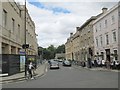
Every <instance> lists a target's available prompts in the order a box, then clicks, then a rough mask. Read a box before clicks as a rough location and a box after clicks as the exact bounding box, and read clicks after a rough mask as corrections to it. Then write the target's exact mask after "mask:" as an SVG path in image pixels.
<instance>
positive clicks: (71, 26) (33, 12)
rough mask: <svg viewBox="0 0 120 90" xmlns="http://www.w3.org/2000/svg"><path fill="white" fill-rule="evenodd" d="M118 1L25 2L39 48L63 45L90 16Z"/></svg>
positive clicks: (68, 0) (35, 0)
mask: <svg viewBox="0 0 120 90" xmlns="http://www.w3.org/2000/svg"><path fill="white" fill-rule="evenodd" d="M118 1H119V0H27V8H28V11H29V13H30V16H31V18H32V20H33V21H34V22H35V26H36V28H35V30H36V34H37V35H38V36H37V40H38V44H39V46H42V47H44V48H46V47H48V46H49V45H54V46H56V47H57V46H59V45H61V44H65V42H66V41H67V38H69V36H70V33H71V32H73V33H75V32H76V27H80V26H81V25H82V24H83V23H85V21H86V20H87V19H89V18H90V17H91V16H95V15H98V14H100V13H101V12H102V10H101V9H102V8H103V7H106V8H108V9H110V8H111V7H113V6H114V5H116V4H117V2H118Z"/></svg>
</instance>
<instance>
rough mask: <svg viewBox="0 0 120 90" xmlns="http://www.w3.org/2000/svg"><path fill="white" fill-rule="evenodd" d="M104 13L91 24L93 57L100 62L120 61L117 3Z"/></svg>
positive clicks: (119, 14) (119, 18)
mask: <svg viewBox="0 0 120 90" xmlns="http://www.w3.org/2000/svg"><path fill="white" fill-rule="evenodd" d="M104 12H105V13H104V14H103V15H102V16H100V17H99V18H98V19H96V20H95V21H94V23H93V27H94V46H95V50H94V51H95V55H96V57H97V58H98V59H102V60H103V59H104V60H109V61H112V60H120V11H119V3H118V4H117V5H115V6H114V7H112V8H111V9H109V10H107V8H104Z"/></svg>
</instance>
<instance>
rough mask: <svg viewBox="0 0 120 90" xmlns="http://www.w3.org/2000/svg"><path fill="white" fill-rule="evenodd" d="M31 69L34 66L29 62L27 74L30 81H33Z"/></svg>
mask: <svg viewBox="0 0 120 90" xmlns="http://www.w3.org/2000/svg"><path fill="white" fill-rule="evenodd" d="M32 68H34V66H33V64H32V62H30V63H29V65H28V73H29V75H30V78H31V79H33V75H32Z"/></svg>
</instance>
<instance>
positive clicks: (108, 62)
mask: <svg viewBox="0 0 120 90" xmlns="http://www.w3.org/2000/svg"><path fill="white" fill-rule="evenodd" d="M106 66H107V69H110V61H109V60H107V61H106Z"/></svg>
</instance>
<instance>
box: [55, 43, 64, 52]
mask: <svg viewBox="0 0 120 90" xmlns="http://www.w3.org/2000/svg"><path fill="white" fill-rule="evenodd" d="M56 53H65V45H64V44H62V45H60V46H58V48H57V49H56Z"/></svg>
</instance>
